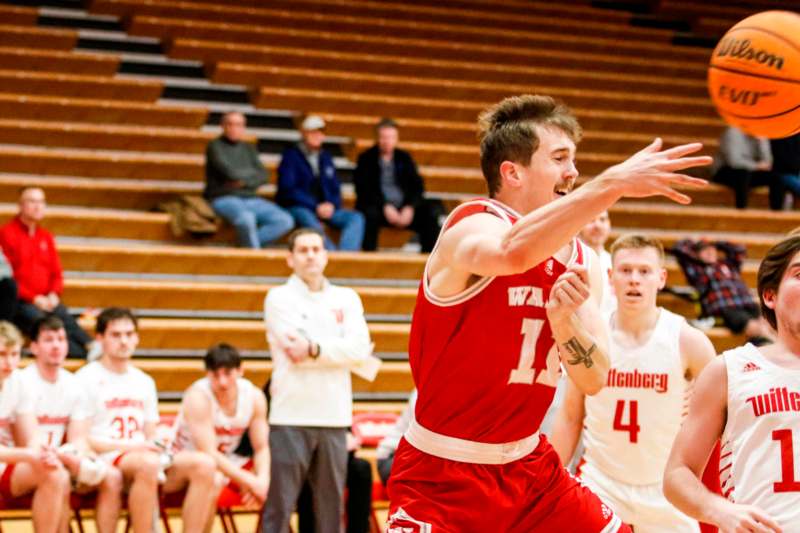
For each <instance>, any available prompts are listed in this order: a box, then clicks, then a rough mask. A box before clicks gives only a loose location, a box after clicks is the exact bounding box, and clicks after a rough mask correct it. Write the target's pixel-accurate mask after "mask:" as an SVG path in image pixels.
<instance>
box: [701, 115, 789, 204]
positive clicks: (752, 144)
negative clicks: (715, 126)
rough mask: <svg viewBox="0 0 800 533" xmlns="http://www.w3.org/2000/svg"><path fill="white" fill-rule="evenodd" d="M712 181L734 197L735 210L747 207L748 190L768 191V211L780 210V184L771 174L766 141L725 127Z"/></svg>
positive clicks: (775, 176) (776, 177)
mask: <svg viewBox="0 0 800 533" xmlns="http://www.w3.org/2000/svg"><path fill="white" fill-rule="evenodd" d="M712 172H713V173H714V181H716V182H718V183H722V184H723V185H727V186H728V187H730V188H731V189H733V192H734V194H735V196H736V207H737V208H738V209H744V208H746V207H747V203H748V195H749V194H750V189H752V188H753V187H759V186H761V185H766V186H768V187H769V207H770V209H774V210H780V209H782V208H783V194H784V190H785V187H784V184H783V180H782V179H781V177H780V176H779V175H778V174H777V173H775V172H773V171H772V152H771V151H770V146H769V140H768V139H764V138H756V137H752V136H750V135H748V134H746V133H745V132H743V131H741V130H739V129H737V128H734V127H732V126H730V127H728V128H727V129H726V130H725V131H724V132H723V134H722V137H720V140H719V152H718V153H717V156H716V157H715V158H714V165H713V166H712Z"/></svg>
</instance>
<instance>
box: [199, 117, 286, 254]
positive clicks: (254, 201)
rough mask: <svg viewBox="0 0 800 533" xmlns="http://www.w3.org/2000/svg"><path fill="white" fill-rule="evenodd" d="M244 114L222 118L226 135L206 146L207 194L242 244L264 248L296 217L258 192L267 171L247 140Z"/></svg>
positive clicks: (281, 234)
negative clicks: (234, 230) (234, 229)
mask: <svg viewBox="0 0 800 533" xmlns="http://www.w3.org/2000/svg"><path fill="white" fill-rule="evenodd" d="M245 125H246V122H245V118H244V115H242V114H241V113H226V114H225V116H223V117H222V135H221V136H220V137H218V138H216V139H214V140H213V141H211V142H210V143H208V147H207V148H206V188H205V191H203V196H204V197H205V198H206V200H208V201H209V202H210V203H211V207H212V208H213V209H214V212H215V213H216V214H217V215H219V216H220V217H222V218H223V219H225V220H226V221H227V222H228V223H229V224H230V225H232V226H233V227H234V228H236V233H237V235H238V237H239V245H240V246H244V247H247V248H261V247H263V246H264V245H266V244H268V243H271V242H273V241H275V240H277V239H279V238H281V237H282V236H283V235H285V234H286V233H288V232H289V230H291V229H292V228H293V227H294V222H292V217H291V216H290V215H289V213H287V212H286V211H284V210H283V209H281V208H280V207H278V206H277V205H275V204H274V203H272V202H270V201H269V200H266V199H264V198H262V197H260V196H258V194H256V189H258V187H260V186H261V185H263V184H265V183H266V182H267V171H266V169H265V168H264V165H262V164H261V160H260V159H259V158H258V151H257V150H256V147H255V146H253V144H252V143H249V142H247V141H245V140H244V132H245Z"/></svg>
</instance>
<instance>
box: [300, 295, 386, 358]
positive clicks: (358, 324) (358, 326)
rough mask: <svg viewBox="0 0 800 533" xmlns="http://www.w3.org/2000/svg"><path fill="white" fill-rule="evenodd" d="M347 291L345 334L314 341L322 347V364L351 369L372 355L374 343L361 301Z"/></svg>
mask: <svg viewBox="0 0 800 533" xmlns="http://www.w3.org/2000/svg"><path fill="white" fill-rule="evenodd" d="M346 290H347V291H348V293H349V294H348V296H347V298H346V300H347V302H346V304H345V307H344V325H343V329H344V332H343V334H342V335H341V336H336V337H333V336H329V337H321V338H313V340H314V341H316V342H317V343H318V344H319V346H320V355H319V361H320V362H322V363H327V364H329V365H334V366H345V367H350V366H353V365H356V364H358V363H361V362H362V361H364V360H365V359H367V357H369V356H370V355H371V354H372V342H371V341H370V337H369V328H368V327H367V321H366V320H365V319H364V307H363V306H362V304H361V299H360V298H359V297H358V294H356V292H355V291H353V290H352V289H346ZM343 296H344V295H343ZM343 299H344V298H343Z"/></svg>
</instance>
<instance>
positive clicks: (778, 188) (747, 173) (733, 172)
mask: <svg viewBox="0 0 800 533" xmlns="http://www.w3.org/2000/svg"><path fill="white" fill-rule="evenodd" d="M714 181H716V182H717V183H721V184H723V185H727V186H728V187H730V188H731V189H733V193H734V195H735V196H736V207H737V208H738V209H744V208H745V207H747V203H748V196H749V195H750V189H752V188H753V187H760V186H762V185H766V186H768V187H769V208H770V209H773V210H775V211H780V209H781V208H782V207H783V196H784V193H785V192H786V186H785V185H784V183H783V179H782V178H781V176H779V175H778V174H776V173H774V172H770V171H766V170H746V169H743V168H732V167H722V168H720V169H719V170H718V171H717V173H716V174H715V175H714Z"/></svg>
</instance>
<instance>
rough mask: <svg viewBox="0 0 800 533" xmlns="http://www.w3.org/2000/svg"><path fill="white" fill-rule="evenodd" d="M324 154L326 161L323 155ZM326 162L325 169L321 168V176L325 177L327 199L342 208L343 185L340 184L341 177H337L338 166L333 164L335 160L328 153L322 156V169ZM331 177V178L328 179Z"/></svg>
mask: <svg viewBox="0 0 800 533" xmlns="http://www.w3.org/2000/svg"><path fill="white" fill-rule="evenodd" d="M322 154H324V159H323V155H322ZM323 161H324V168H320V174H323V173H324V174H323V175H325V178H324V181H325V183H326V185H327V187H326V189H327V190H326V193H325V197H326V198H327V200H328V201H329V202H330V203H332V204H333V205H334V207H336V209H341V207H342V184H341V183H340V182H339V176H337V175H336V165H334V163H333V158H332V157H331V155H330V154H329V153H327V152H322V153H321V154H320V166H321V167H322V165H323ZM328 176H330V177H328Z"/></svg>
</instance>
